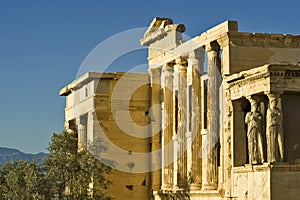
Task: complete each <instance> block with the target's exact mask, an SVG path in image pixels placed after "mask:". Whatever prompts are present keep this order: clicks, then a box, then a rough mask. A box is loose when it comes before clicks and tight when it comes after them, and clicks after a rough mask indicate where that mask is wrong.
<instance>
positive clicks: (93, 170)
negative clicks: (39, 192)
mask: <svg viewBox="0 0 300 200" xmlns="http://www.w3.org/2000/svg"><path fill="white" fill-rule="evenodd" d="M77 144H78V139H77V134H76V133H69V132H67V131H63V132H62V133H60V134H57V133H55V134H53V136H52V140H51V144H50V146H49V148H48V150H49V156H48V157H47V158H46V159H45V161H44V167H45V170H46V174H47V175H46V178H47V180H48V182H49V183H51V186H50V188H51V194H52V196H56V197H57V199H72V200H73V199H85V200H86V199H110V198H109V197H106V195H105V189H106V187H107V185H108V184H109V183H110V182H109V180H107V177H106V175H107V174H109V173H110V172H111V168H110V167H109V166H107V165H104V164H102V162H100V161H99V160H98V159H96V158H95V157H94V156H92V154H91V153H90V152H89V151H87V150H86V149H82V150H80V151H78V148H77ZM99 145H100V144H99V143H97V144H91V145H90V146H91V147H92V146H95V148H93V149H97V150H98V151H102V150H103V147H99V148H100V149H99V148H97V147H96V146H99ZM91 183H96V185H97V187H91ZM91 194H92V196H91Z"/></svg>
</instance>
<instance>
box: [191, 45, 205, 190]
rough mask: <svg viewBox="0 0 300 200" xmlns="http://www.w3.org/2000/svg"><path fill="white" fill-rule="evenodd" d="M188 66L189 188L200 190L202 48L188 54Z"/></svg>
mask: <svg viewBox="0 0 300 200" xmlns="http://www.w3.org/2000/svg"><path fill="white" fill-rule="evenodd" d="M188 67H191V68H192V93H191V94H190V95H191V96H190V97H189V98H192V101H191V103H192V117H191V134H192V168H191V177H190V179H191V186H190V189H191V190H200V189H201V184H202V159H201V155H200V152H201V146H202V137H201V126H202V125H201V122H202V120H201V106H200V105H201V81H200V76H201V75H202V74H203V69H204V49H203V48H200V49H198V50H196V51H193V52H191V53H190V54H189V58H188Z"/></svg>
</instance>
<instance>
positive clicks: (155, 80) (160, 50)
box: [60, 18, 300, 200]
mask: <svg viewBox="0 0 300 200" xmlns="http://www.w3.org/2000/svg"><path fill="white" fill-rule="evenodd" d="M184 31H185V26H184V25H182V24H173V22H172V20H171V19H168V18H155V19H154V20H153V22H152V23H151V24H150V27H149V29H148V30H147V32H146V33H145V35H144V37H143V38H142V39H141V41H140V42H141V44H142V45H144V46H148V62H149V73H148V74H134V73H133V74H132V73H125V74H128V77H129V79H130V80H132V81H131V83H130V84H129V85H126V84H121V85H122V86H121V88H122V87H124V88H126V87H133V86H132V85H134V84H136V83H143V84H142V85H143V87H140V86H138V87H137V86H136V87H135V88H136V89H134V90H135V92H133V93H132V95H129V96H130V97H128V95H127V96H126V95H125V94H124V95H125V96H126V98H124V99H122V94H123V93H124V92H125V91H126V90H125V89H124V92H123V93H121V92H120V99H118V98H117V100H116V101H118V100H119V101H122V100H124V101H128V102H129V103H127V104H128V105H129V106H127V107H126V106H125V107H124V106H119V107H118V106H117V108H118V109H120V110H118V109H117V110H114V109H112V107H111V102H114V101H115V100H112V97H111V95H112V93H113V90H114V87H113V85H114V84H116V83H117V82H118V79H119V77H117V78H116V77H115V76H116V75H113V74H110V75H108V74H106V75H105V76H102V77H101V78H99V76H98V77H97V74H99V73H94V74H91V73H89V74H87V75H85V76H84V77H82V78H79V79H78V80H75V81H74V82H73V83H72V84H70V85H69V86H67V87H65V88H64V89H62V90H61V93H60V94H61V95H65V96H67V106H66V121H67V123H66V124H67V125H68V124H74V125H75V126H74V127H75V128H76V129H78V130H79V137H81V140H82V141H84V142H86V141H87V140H92V138H93V137H95V135H97V130H96V129H93V128H92V127H93V125H91V126H90V125H86V126H85V127H84V128H83V127H82V124H83V122H84V123H86V122H87V124H89V123H98V124H100V126H101V127H105V128H104V129H105V131H104V132H105V133H106V135H109V138H110V140H111V141H113V142H114V143H115V144H117V145H118V146H119V147H120V148H123V149H125V150H126V152H129V153H128V154H130V155H132V153H134V152H148V153H150V155H151V156H148V157H144V162H141V160H138V159H136V160H134V161H133V160H131V157H130V155H129V156H127V157H124V162H125V164H126V162H127V164H128V162H130V163H132V165H128V166H129V168H130V166H131V168H132V171H131V173H130V172H122V171H118V170H116V171H115V172H114V175H112V177H115V179H114V180H113V181H116V180H118V181H117V183H115V185H113V186H112V187H111V188H110V191H113V192H112V193H115V197H116V199H120V200H123V199H155V200H167V199H174V200H181V199H191V200H196V199H214V200H217V199H248V200H250V199H251V200H257V199H259V200H271V199H272V200H277V199H278V200H279V199H280V200H281V199H297V198H299V197H300V133H298V132H299V130H300V117H297V115H298V113H300V103H299V102H300V36H298V35H288V34H262V33H245V32H239V31H238V24H237V22H236V21H226V22H224V23H222V24H220V25H218V26H216V27H213V28H211V29H209V30H207V31H206V32H204V33H202V34H200V35H199V36H196V37H194V38H192V39H189V40H187V41H185V40H184V39H183V38H184V37H183V32H184ZM105 77H110V78H105ZM120 77H121V76H120ZM99 79H100V82H103V80H106V81H107V79H109V81H107V82H109V83H110V84H108V83H107V84H106V85H105V84H102V86H101V84H100V87H97V86H96V85H95V83H94V82H93V81H95V80H97V81H99ZM92 82H93V83H92ZM88 85H92V86H88ZM87 86H88V87H90V88H91V90H86V89H84V88H85V87H87ZM87 91H88V92H87ZM103 91H105V92H106V93H105V95H104V94H102V93H101V92H103ZM120 91H123V90H122V89H121V90H120ZM85 92H87V93H85ZM118 93H119V92H118ZM79 94H81V96H82V95H83V96H84V94H88V95H86V96H85V97H82V99H80V97H78V98H77V97H76V95H77V96H80V95H79ZM103 95H104V96H103ZM89 97H90V98H89ZM129 99H130V100H129ZM124 110H129V112H130V115H129V116H130V117H128V116H123V115H122V113H123V112H122V111H124ZM118 111H119V112H118ZM74 113H75V114H74ZM90 113H93V114H90ZM113 113H118V114H116V115H114V114H113ZM83 116H86V117H85V118H84V117H83ZM90 117H91V120H90ZM118 117H119V118H120V120H118V119H117V118H118ZM72 120H73V121H72ZM116 121H121V122H124V123H125V124H128V123H131V126H130V127H131V129H130V128H129V129H126V130H125V129H122V130H119V131H118V126H120V123H119V122H117V123H116ZM70 122H73V123H70ZM134 124H139V125H140V126H145V127H147V128H146V129H135V130H134V128H132V127H135V126H134ZM89 127H90V128H89ZM135 131H137V132H135ZM139 131H141V132H142V133H143V134H146V135H147V136H148V137H147V138H146V137H143V138H140V137H139V138H134V137H133V135H136V134H138V133H139ZM132 132H135V134H133V135H131V134H130V133H132ZM121 138H122V139H121ZM157 152H158V153H157ZM124 156H125V155H124ZM141 163H142V164H141ZM120 165H121V164H120ZM140 165H143V166H148V167H149V172H143V173H141V172H140V171H135V169H136V168H137V167H139V166H140ZM132 166H134V167H132ZM135 172H136V173H135ZM118 174H123V175H124V174H125V175H124V176H127V177H124V176H118ZM128 175H130V176H128ZM116 177H119V179H116ZM129 183H130V184H129ZM141 183H142V184H141ZM128 185H130V186H132V187H128ZM128 188H129V189H128ZM130 195H131V196H130ZM134 195H136V196H134Z"/></svg>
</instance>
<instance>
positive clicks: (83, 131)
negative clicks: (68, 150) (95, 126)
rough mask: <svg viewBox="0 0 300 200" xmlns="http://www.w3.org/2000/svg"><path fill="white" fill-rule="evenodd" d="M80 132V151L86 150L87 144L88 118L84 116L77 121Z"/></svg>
mask: <svg viewBox="0 0 300 200" xmlns="http://www.w3.org/2000/svg"><path fill="white" fill-rule="evenodd" d="M76 124H77V130H78V149H79V150H81V149H83V148H86V144H87V116H86V115H82V116H80V117H79V118H77V120H76Z"/></svg>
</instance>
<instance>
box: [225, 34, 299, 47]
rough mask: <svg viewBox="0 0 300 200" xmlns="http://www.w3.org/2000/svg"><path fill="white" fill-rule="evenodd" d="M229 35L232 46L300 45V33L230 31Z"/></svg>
mask: <svg viewBox="0 0 300 200" xmlns="http://www.w3.org/2000/svg"><path fill="white" fill-rule="evenodd" d="M228 37H229V40H230V44H231V45H232V46H242V47H268V48H270V47H273V48H274V47H275V48H276V47H277V48H299V47H300V35H290V34H270V33H248V32H230V33H228Z"/></svg>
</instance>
